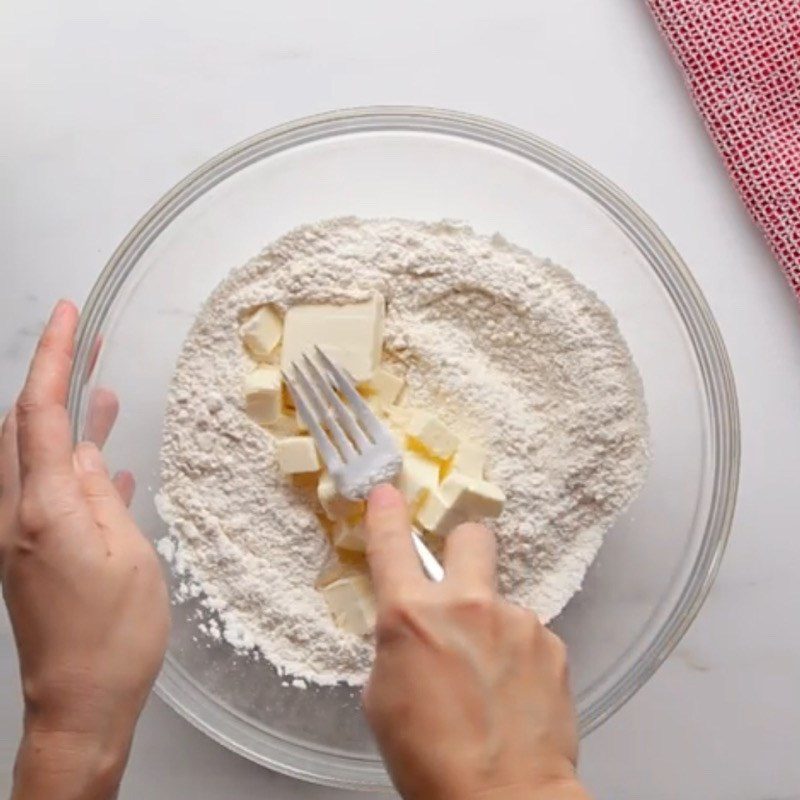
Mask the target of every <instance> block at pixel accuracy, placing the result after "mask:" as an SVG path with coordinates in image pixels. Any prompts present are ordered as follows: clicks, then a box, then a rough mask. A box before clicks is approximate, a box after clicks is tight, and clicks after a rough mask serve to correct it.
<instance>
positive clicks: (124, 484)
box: [112, 470, 136, 506]
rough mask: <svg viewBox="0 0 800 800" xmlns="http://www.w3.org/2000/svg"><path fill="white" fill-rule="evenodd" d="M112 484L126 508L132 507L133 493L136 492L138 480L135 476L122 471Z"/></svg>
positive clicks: (115, 476) (116, 475) (117, 474)
mask: <svg viewBox="0 0 800 800" xmlns="http://www.w3.org/2000/svg"><path fill="white" fill-rule="evenodd" d="M112 483H113V484H114V488H115V489H116V490H117V493H118V494H119V497H120V500H122V502H123V503H125V505H126V506H130V504H131V500H133V493H134V492H135V491H136V479H135V478H134V477H133V474H132V473H130V472H128V471H127V470H120V471H119V472H117V473H116V474H115V475H114V479H113V481H112Z"/></svg>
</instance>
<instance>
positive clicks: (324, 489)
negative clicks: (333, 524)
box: [317, 472, 364, 520]
mask: <svg viewBox="0 0 800 800" xmlns="http://www.w3.org/2000/svg"><path fill="white" fill-rule="evenodd" d="M317 497H318V498H319V503H320V505H321V506H322V509H323V511H324V512H325V516H326V517H327V518H328V519H330V520H337V519H353V517H357V516H359V515H360V514H363V513H364V501H363V500H350V499H349V498H347V497H343V496H342V495H340V494H339V492H337V491H336V484H335V483H334V482H333V478H332V477H331V476H330V474H329V473H327V472H323V473H322V475H321V476H320V479H319V483H318V484H317Z"/></svg>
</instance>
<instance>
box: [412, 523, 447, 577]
mask: <svg viewBox="0 0 800 800" xmlns="http://www.w3.org/2000/svg"><path fill="white" fill-rule="evenodd" d="M411 541H412V542H414V548H415V549H416V551H417V555H418V556H419V560H420V562H421V563H422V569H423V570H425V574H426V575H427V576H428V577H429V578H430V579H431V580H432V581H436V583H439V582H441V581H442V580H444V568H443V567H442V565H441V564H440V563H439V562H438V561H437V560H436V557H435V556H434V555H433V553H431V551H430V550H429V549H428V546H427V545H426V544H425V542H423V541H422V537H421V536H420V535H419V534H418V533H417V532H416V531H415V530H413V529H412V530H411Z"/></svg>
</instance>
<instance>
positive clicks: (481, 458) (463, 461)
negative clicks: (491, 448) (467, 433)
mask: <svg viewBox="0 0 800 800" xmlns="http://www.w3.org/2000/svg"><path fill="white" fill-rule="evenodd" d="M485 466H486V451H485V450H484V449H483V448H482V447H481V446H480V445H478V444H476V443H475V442H471V441H469V440H467V439H462V440H461V441H460V442H459V443H458V447H457V448H456V452H455V453H454V455H453V460H452V461H451V462H450V465H449V470H448V472H460V473H461V474H462V475H467V476H469V477H470V478H482V477H483V470H484V467H485Z"/></svg>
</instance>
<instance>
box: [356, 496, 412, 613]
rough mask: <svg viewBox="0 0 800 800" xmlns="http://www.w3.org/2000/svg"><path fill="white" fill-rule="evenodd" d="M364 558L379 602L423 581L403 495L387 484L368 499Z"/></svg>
mask: <svg viewBox="0 0 800 800" xmlns="http://www.w3.org/2000/svg"><path fill="white" fill-rule="evenodd" d="M365 527H366V533H367V560H368V561H369V568H370V572H371V573H372V582H373V584H374V586H375V595H376V597H377V600H378V603H379V604H380V603H382V602H385V601H386V600H387V599H391V598H392V597H396V596H397V594H398V593H399V592H401V591H402V590H403V589H406V588H407V587H408V586H409V585H413V584H415V583H418V582H420V581H423V582H424V581H425V576H424V575H423V572H422V567H421V566H420V563H419V559H418V558H417V554H416V551H415V550H414V544H413V542H412V541H411V523H410V521H409V518H408V509H407V507H406V502H405V499H404V498H403V495H401V494H400V492H398V491H397V489H395V488H394V487H393V486H390V485H389V484H381V485H380V486H377V487H375V488H374V489H373V490H372V492H371V493H370V495H369V498H368V500H367V515H366V526H365Z"/></svg>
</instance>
